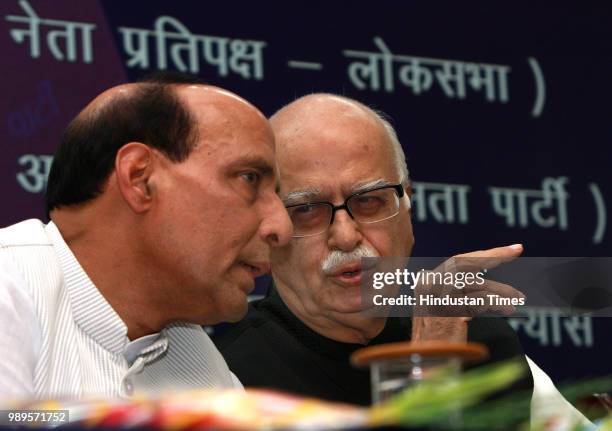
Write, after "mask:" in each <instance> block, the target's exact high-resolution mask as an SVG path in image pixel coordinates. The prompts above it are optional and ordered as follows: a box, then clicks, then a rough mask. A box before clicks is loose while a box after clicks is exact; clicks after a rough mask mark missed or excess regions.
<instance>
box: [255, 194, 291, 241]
mask: <svg viewBox="0 0 612 431" xmlns="http://www.w3.org/2000/svg"><path fill="white" fill-rule="evenodd" d="M259 234H260V236H261V238H262V239H263V240H264V241H265V242H266V243H267V244H268V245H269V246H270V247H282V246H284V245H287V244H288V243H289V241H291V236H292V235H293V224H292V223H291V219H289V214H288V213H287V210H286V209H285V206H284V205H283V203H282V201H281V200H280V198H279V197H278V195H277V194H276V193H272V196H271V198H270V199H269V200H268V202H267V203H266V204H265V206H264V217H263V220H262V222H261V225H260V227H259Z"/></svg>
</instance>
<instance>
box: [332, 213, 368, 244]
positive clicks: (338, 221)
mask: <svg viewBox="0 0 612 431" xmlns="http://www.w3.org/2000/svg"><path fill="white" fill-rule="evenodd" d="M362 239H363V237H362V235H361V230H360V229H359V225H358V224H357V222H356V221H355V220H353V218H352V217H351V216H350V215H349V213H348V211H346V210H339V211H336V214H335V216H334V221H333V223H332V224H331V226H330V227H329V232H328V241H327V242H328V245H329V247H330V249H338V250H343V251H351V250H353V249H355V247H357V246H358V245H359V244H360V243H361V241H362Z"/></svg>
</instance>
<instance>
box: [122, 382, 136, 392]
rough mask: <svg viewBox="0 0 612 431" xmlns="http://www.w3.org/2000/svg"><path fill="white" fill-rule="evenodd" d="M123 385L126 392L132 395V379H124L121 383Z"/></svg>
mask: <svg viewBox="0 0 612 431" xmlns="http://www.w3.org/2000/svg"><path fill="white" fill-rule="evenodd" d="M123 386H124V387H125V393H126V394H128V395H132V394H133V393H134V385H133V384H132V381H131V380H130V379H126V380H125V382H124V383H123Z"/></svg>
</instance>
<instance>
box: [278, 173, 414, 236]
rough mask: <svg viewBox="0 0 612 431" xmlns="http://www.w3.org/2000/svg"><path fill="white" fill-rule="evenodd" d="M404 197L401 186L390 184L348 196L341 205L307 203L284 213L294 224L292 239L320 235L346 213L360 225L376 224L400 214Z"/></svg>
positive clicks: (288, 209) (295, 206) (290, 206)
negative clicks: (341, 211)
mask: <svg viewBox="0 0 612 431" xmlns="http://www.w3.org/2000/svg"><path fill="white" fill-rule="evenodd" d="M403 196H404V187H402V185H401V184H390V185H386V186H381V187H376V188H374V189H371V190H365V191H363V192H358V193H354V194H352V195H350V196H349V197H348V198H346V200H345V201H344V203H343V204H342V205H334V204H332V203H330V202H308V203H305V204H296V205H288V206H286V207H285V208H287V212H288V213H289V218H290V219H291V222H292V223H293V237H294V238H303V237H306V236H314V235H319V234H322V233H323V232H325V231H326V230H327V229H328V228H329V226H330V225H331V224H332V223H333V222H334V217H335V215H336V211H339V210H346V212H347V213H348V215H349V216H350V217H351V218H352V219H353V220H355V221H357V222H359V223H365V224H368V223H377V222H380V221H383V220H388V219H390V218H391V217H395V216H396V215H397V214H398V213H399V208H400V199H401V198H402V197H403Z"/></svg>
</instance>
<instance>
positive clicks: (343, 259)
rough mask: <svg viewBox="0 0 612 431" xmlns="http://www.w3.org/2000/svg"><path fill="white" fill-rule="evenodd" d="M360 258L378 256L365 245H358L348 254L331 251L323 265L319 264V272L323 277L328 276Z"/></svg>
mask: <svg viewBox="0 0 612 431" xmlns="http://www.w3.org/2000/svg"><path fill="white" fill-rule="evenodd" d="M362 257H380V255H379V254H378V253H377V252H376V250H374V249H373V248H371V247H368V246H367V245H360V246H359V247H357V248H356V249H354V250H352V251H349V252H344V251H340V250H333V251H332V252H330V253H329V254H328V255H327V257H326V258H325V260H324V261H323V263H321V271H323V274H325V275H330V274H331V273H333V272H334V271H335V270H336V269H337V268H338V267H340V266H342V265H345V264H347V263H351V262H355V261H356V260H361V258H362Z"/></svg>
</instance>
